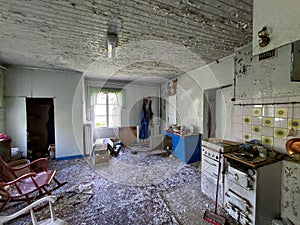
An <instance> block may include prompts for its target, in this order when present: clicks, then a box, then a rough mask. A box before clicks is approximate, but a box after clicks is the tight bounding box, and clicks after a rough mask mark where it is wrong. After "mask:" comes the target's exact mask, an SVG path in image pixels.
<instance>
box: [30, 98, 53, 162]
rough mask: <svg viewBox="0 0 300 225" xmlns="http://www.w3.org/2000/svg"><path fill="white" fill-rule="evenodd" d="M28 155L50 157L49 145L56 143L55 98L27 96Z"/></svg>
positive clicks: (36, 157)
mask: <svg viewBox="0 0 300 225" xmlns="http://www.w3.org/2000/svg"><path fill="white" fill-rule="evenodd" d="M26 113H27V157H28V158H29V159H30V160H34V159H38V158H42V157H48V156H49V152H48V146H49V145H50V144H55V127H54V103H53V98H26Z"/></svg>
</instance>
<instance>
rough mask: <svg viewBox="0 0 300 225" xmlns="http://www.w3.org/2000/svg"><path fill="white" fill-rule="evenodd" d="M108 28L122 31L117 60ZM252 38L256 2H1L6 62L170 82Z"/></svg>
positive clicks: (1, 51) (0, 53)
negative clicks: (110, 50)
mask: <svg viewBox="0 0 300 225" xmlns="http://www.w3.org/2000/svg"><path fill="white" fill-rule="evenodd" d="M108 32H112V33H117V35H118V42H117V52H116V57H115V58H114V59H107V57H106V40H107V33H108ZM251 39H252V0H249V1H247V0H174V1H172V0H144V1H142V0H107V1H105V0H0V62H2V63H3V64H17V65H26V66H33V67H43V68H54V69H66V70H76V71H80V72H83V73H84V74H85V75H86V76H89V77H98V78H102V79H107V77H110V78H111V79H114V80H123V81H131V80H136V79H140V78H145V77H151V78H152V79H153V80H155V78H157V77H161V78H165V79H170V78H174V77H176V76H178V75H181V74H183V73H185V72H187V71H189V70H192V69H195V68H197V67H199V66H201V65H203V64H205V63H211V62H213V61H215V60H219V59H221V58H223V57H225V56H228V55H230V54H232V53H233V52H234V49H235V48H237V47H241V46H243V45H244V44H247V43H249V42H251ZM157 80H158V79H157Z"/></svg>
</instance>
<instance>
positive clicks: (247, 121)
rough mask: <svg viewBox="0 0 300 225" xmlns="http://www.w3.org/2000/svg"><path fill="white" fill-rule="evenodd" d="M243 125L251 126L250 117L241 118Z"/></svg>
mask: <svg viewBox="0 0 300 225" xmlns="http://www.w3.org/2000/svg"><path fill="white" fill-rule="evenodd" d="M243 124H251V117H250V116H243Z"/></svg>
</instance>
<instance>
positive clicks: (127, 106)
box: [85, 79, 160, 140]
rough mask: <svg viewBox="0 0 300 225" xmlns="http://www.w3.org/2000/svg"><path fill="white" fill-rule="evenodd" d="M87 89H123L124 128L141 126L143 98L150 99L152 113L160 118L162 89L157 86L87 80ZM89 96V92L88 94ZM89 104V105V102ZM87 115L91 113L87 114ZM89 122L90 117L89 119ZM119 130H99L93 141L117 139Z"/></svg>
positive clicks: (122, 122)
mask: <svg viewBox="0 0 300 225" xmlns="http://www.w3.org/2000/svg"><path fill="white" fill-rule="evenodd" d="M85 83H86V85H85V88H86V89H88V87H98V88H99V89H101V88H102V87H104V86H105V87H109V88H119V89H122V94H123V95H124V97H123V100H124V102H123V104H122V108H121V125H120V126H123V127H126V126H137V125H140V122H141V114H142V100H143V98H148V97H150V99H151V101H152V111H153V113H154V116H153V117H154V118H155V117H159V116H160V115H159V111H160V109H159V107H160V106H159V103H160V102H159V97H160V87H155V86H146V85H138V84H131V83H130V84H124V83H121V82H120V83H117V82H109V81H100V80H92V79H87V80H86V81H85ZM87 96H88V92H87ZM87 104H89V103H88V102H87ZM87 115H89V113H88V112H87ZM87 120H89V117H87ZM117 136H118V129H117V128H97V129H96V131H95V132H94V134H93V139H94V140H95V139H97V138H105V137H117Z"/></svg>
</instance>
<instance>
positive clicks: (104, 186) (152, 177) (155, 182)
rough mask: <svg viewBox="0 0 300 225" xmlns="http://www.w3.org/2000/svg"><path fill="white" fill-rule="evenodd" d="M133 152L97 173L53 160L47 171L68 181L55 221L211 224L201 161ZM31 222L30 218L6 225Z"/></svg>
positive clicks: (76, 162)
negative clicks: (205, 216)
mask: <svg viewBox="0 0 300 225" xmlns="http://www.w3.org/2000/svg"><path fill="white" fill-rule="evenodd" d="M131 151H132V150H131V149H124V153H123V154H122V155H120V154H119V155H118V157H112V159H111V160H110V162H109V164H103V165H102V164H100V165H97V166H99V168H98V167H97V168H95V167H94V166H93V164H92V163H91V162H89V159H72V160H59V161H58V160H49V161H48V164H49V165H48V167H49V168H51V169H55V170H57V178H58V179H60V180H62V181H68V183H67V184H66V185H65V186H63V187H61V188H60V189H58V190H56V191H55V192H54V193H53V194H54V195H56V196H62V197H63V198H62V199H60V200H58V201H56V202H55V204H54V211H55V214H56V216H57V217H58V218H61V219H64V220H66V221H67V222H68V223H69V224H74V225H77V224H86V225H102V224H103V225H111V224H116V225H118V224H147V225H161V224H165V225H168V224H172V225H179V224H180V225H187V224H193V225H207V224H208V223H207V222H205V221H203V219H202V217H203V213H204V211H205V210H206V209H207V208H208V207H212V206H213V205H214V202H213V200H210V199H208V198H207V197H206V196H205V195H204V194H202V192H201V190H200V180H201V173H200V163H199V162H197V163H192V164H184V163H182V162H181V161H179V160H177V159H176V158H174V157H161V156H160V155H153V156H151V157H146V156H147V153H149V152H147V151H145V152H144V153H143V152H140V151H139V152H138V154H136V155H133V154H131V153H130V152H131ZM23 205H24V204H23ZM23 205H17V206H14V207H10V208H8V211H7V212H5V213H6V214H11V211H15V210H16V209H17V207H19V208H22V207H23ZM48 211H49V210H48ZM48 211H41V213H39V214H38V215H39V216H40V218H38V219H41V218H48V217H49V214H47V213H49V212H48ZM221 213H222V214H223V215H224V214H225V212H224V210H223V211H222V212H221ZM30 221H31V220H30V216H28V217H24V218H20V219H18V220H14V221H11V222H9V223H8V225H25V224H30ZM230 224H231V225H234V224H235V223H234V222H232V221H230Z"/></svg>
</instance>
